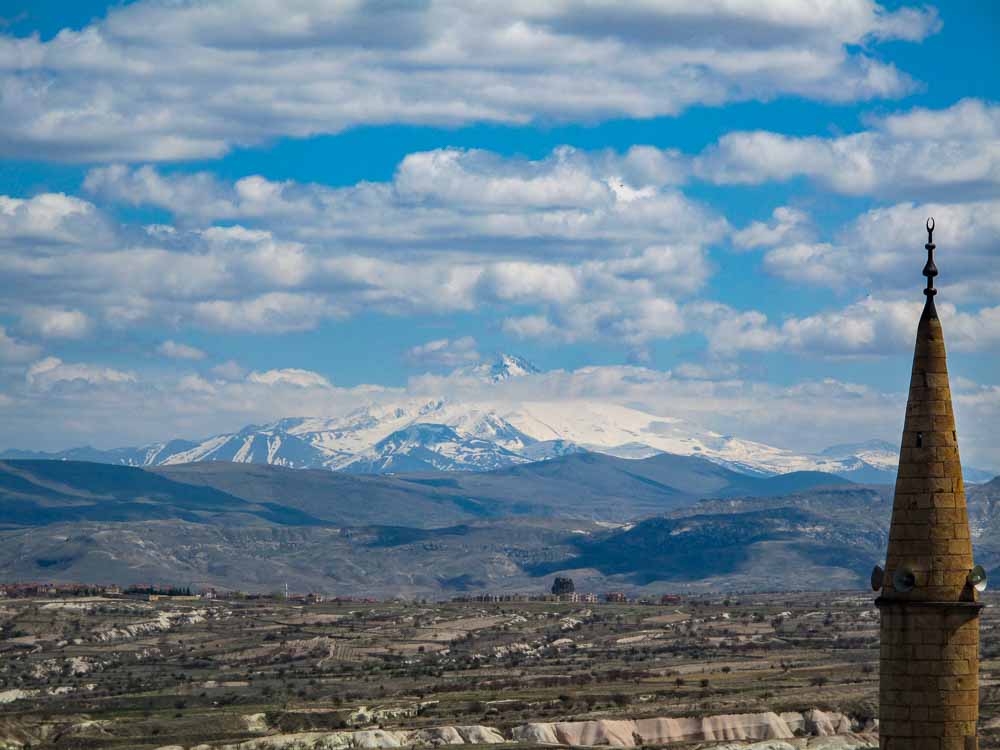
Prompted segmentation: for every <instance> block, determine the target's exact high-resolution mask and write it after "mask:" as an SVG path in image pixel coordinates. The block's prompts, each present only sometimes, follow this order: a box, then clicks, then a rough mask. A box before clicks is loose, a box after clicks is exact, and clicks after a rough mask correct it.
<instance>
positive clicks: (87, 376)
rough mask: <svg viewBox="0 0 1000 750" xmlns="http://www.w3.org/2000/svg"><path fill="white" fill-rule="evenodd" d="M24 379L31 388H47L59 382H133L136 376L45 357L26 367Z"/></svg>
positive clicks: (112, 369) (98, 383)
mask: <svg viewBox="0 0 1000 750" xmlns="http://www.w3.org/2000/svg"><path fill="white" fill-rule="evenodd" d="M25 380H26V381H27V383H28V385H29V386H31V387H32V388H36V389H39V390H47V389H49V388H52V387H54V386H55V385H57V384H59V383H70V384H73V383H77V384H83V385H97V386H101V385H120V384H127V383H135V382H136V376H135V375H134V374H133V373H130V372H123V371H122V370H116V369H114V368H111V367H101V366H100V365H91V364H86V363H82V362H78V363H68V362H63V361H62V360H61V359H59V358H58V357H46V358H45V359H40V360H38V361H37V362H35V363H34V364H32V365H31V366H30V367H29V368H28V370H27V372H26V373H25Z"/></svg>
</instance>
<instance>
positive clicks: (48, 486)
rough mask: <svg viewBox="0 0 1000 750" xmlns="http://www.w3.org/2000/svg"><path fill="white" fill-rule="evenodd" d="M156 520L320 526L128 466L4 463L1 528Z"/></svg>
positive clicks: (289, 511) (277, 508)
mask: <svg viewBox="0 0 1000 750" xmlns="http://www.w3.org/2000/svg"><path fill="white" fill-rule="evenodd" d="M157 519H177V520H183V521H188V522H191V523H226V524H233V523H239V524H246V523H251V522H254V521H257V522H266V523H274V524H281V525H315V524H319V523H321V521H319V520H318V519H316V518H313V517H312V516H310V515H308V514H307V513H303V512H302V511H300V510H298V509H295V508H291V507H288V506H285V505H281V504H277V503H271V502H260V503H255V502H248V501H247V500H244V499H242V498H239V497H235V496H233V495H230V494H227V493H225V492H222V491H220V490H218V489H215V488H212V487H193V486H191V485H188V484H181V483H178V482H175V481H173V480H171V479H168V478H166V477H161V476H158V475H156V474H152V473H150V472H147V471H143V470H142V469H135V468H131V467H128V466H111V465H108V464H96V463H87V462H82V461H4V462H0V525H9V526H43V525H47V524H51V523H65V522H73V521H103V522H122V521H147V520H157Z"/></svg>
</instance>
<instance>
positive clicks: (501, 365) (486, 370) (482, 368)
mask: <svg viewBox="0 0 1000 750" xmlns="http://www.w3.org/2000/svg"><path fill="white" fill-rule="evenodd" d="M468 372H469V374H470V375H475V376H476V377H480V378H483V379H485V380H489V381H490V382H492V383H502V382H504V381H505V380H510V379H511V378H519V377H522V376H524V375H537V374H538V373H540V372H541V370H539V369H538V368H537V367H535V365H533V364H532V363H531V362H529V361H528V360H526V359H525V358H524V357H519V356H517V355H516V354H505V353H504V352H498V353H497V354H496V355H494V357H493V358H492V359H490V360H488V361H485V362H480V363H479V364H478V365H473V366H472V367H471V368H469V371H468Z"/></svg>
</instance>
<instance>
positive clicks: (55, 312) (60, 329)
mask: <svg viewBox="0 0 1000 750" xmlns="http://www.w3.org/2000/svg"><path fill="white" fill-rule="evenodd" d="M21 322H22V324H23V325H24V327H25V328H26V329H27V330H29V331H31V332H32V333H34V334H36V335H38V336H43V337H45V338H53V339H79V338H83V337H84V336H86V335H87V333H88V332H89V331H90V320H89V319H88V318H87V316H86V315H85V314H84V313H82V312H80V311H79V310H67V309H65V308H59V307H42V306H35V305H31V306H29V307H27V308H26V309H25V310H24V311H23V312H22V313H21Z"/></svg>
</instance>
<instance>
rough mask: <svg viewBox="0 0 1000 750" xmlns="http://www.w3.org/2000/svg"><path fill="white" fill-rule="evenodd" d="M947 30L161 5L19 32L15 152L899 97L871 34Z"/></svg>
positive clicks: (576, 12)
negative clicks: (43, 33) (801, 99)
mask: <svg viewBox="0 0 1000 750" xmlns="http://www.w3.org/2000/svg"><path fill="white" fill-rule="evenodd" d="M234 16H236V17H239V18H240V19H242V20H241V22H240V23H239V24H233V23H232V18H233V17H234ZM938 27H939V22H938V20H937V17H936V15H935V13H934V12H933V11H932V10H926V9H917V8H912V7H904V8H901V9H900V10H897V11H888V10H886V9H885V8H883V7H882V6H881V5H879V4H877V3H875V2H873V0H850V1H849V2H840V3H824V4H819V5H817V4H809V5H805V6H801V7H796V6H789V5H788V4H787V3H779V2H775V1H769V2H742V1H741V2H735V3H710V4H707V5H703V6H699V7H697V8H692V7H690V6H688V5H678V4H674V3H668V4H661V3H640V4H636V5H635V6H622V5H621V4H620V3H606V2H597V1H594V2H586V3H583V4H579V3H568V2H559V1H556V2H543V3H540V2H531V3H526V2H515V3H512V4H511V3H506V4H493V3H474V4H469V3H460V2H453V1H452V0H432V1H431V2H427V3H415V4H398V3H376V2H366V1H363V2H351V3H339V4H336V5H330V4H329V3H326V2H321V1H320V0H295V1H294V2H291V3H278V2H265V3H261V2H256V1H254V2H251V0H236V2H230V3H221V2H209V3H195V4H191V3H181V4H178V3H160V2H154V1H153V0H144V1H141V2H136V3H130V4H128V5H123V6H119V7H113V8H111V9H110V10H109V11H108V14H107V16H106V17H105V18H103V19H100V20H97V21H95V22H93V23H91V24H90V25H88V26H85V27H84V28H82V29H80V30H72V29H63V30H62V31H61V32H59V33H58V34H56V35H55V36H54V37H53V38H52V39H50V40H47V41H43V40H42V39H40V38H39V37H37V36H33V37H28V38H16V37H12V36H10V35H0V77H2V78H0V92H2V94H0V107H2V109H3V111H4V115H5V116H4V118H3V119H2V120H0V148H2V151H3V152H6V153H7V154H9V155H10V154H22V153H26V152H30V153H34V154H36V155H40V156H42V157H43V158H48V159H64V160H81V161H87V160H101V161H119V160H150V161H152V160H171V159H175V160H176V159H192V158H205V157H217V156H220V155H222V154H224V153H225V152H226V151H228V150H229V149H230V148H232V147H233V146H235V145H248V144H254V143H259V142H261V141H263V140H265V139H268V138H273V137H276V136H299V137H302V136H311V135H315V134H322V133H336V132H339V131H342V130H344V129H346V128H350V127H355V126H358V125H366V124H382V123H399V122H403V123H414V124H437V125H456V124H464V123H471V122H498V123H516V124H521V123H528V122H533V121H538V120H542V119H544V120H562V121H581V120H585V121H593V120H595V119H600V118H608V117H623V116H624V117H653V116H657V115H673V114H677V113H679V112H681V111H682V110H684V109H685V108H687V107H689V106H692V105H694V104H708V105H718V104H722V103H725V102H728V101H734V100H746V99H755V98H758V99H771V98H774V97H775V96H779V95H788V94H791V95H800V96H806V97H810V98H815V99H821V100H832V101H855V100H859V99H869V98H873V97H892V96H898V95H901V94H904V93H906V92H908V91H910V90H911V89H912V86H913V84H912V82H911V81H910V79H909V78H908V77H907V75H906V74H905V73H903V72H900V71H898V70H897V69H896V68H895V67H894V66H893V65H891V64H887V63H884V62H881V61H879V60H877V59H876V58H875V57H873V56H872V55H871V54H870V53H866V52H861V51H859V50H860V47H861V46H862V45H863V46H864V47H865V48H867V49H869V50H870V49H871V48H872V47H874V46H875V45H877V44H878V43H879V42H881V41H884V40H888V39H899V40H905V41H919V40H921V39H923V38H924V37H926V36H927V35H928V34H930V33H933V32H934V31H936V29H937V28H938ZM208 69H210V70H211V75H206V74H205V71H206V70H208Z"/></svg>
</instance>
